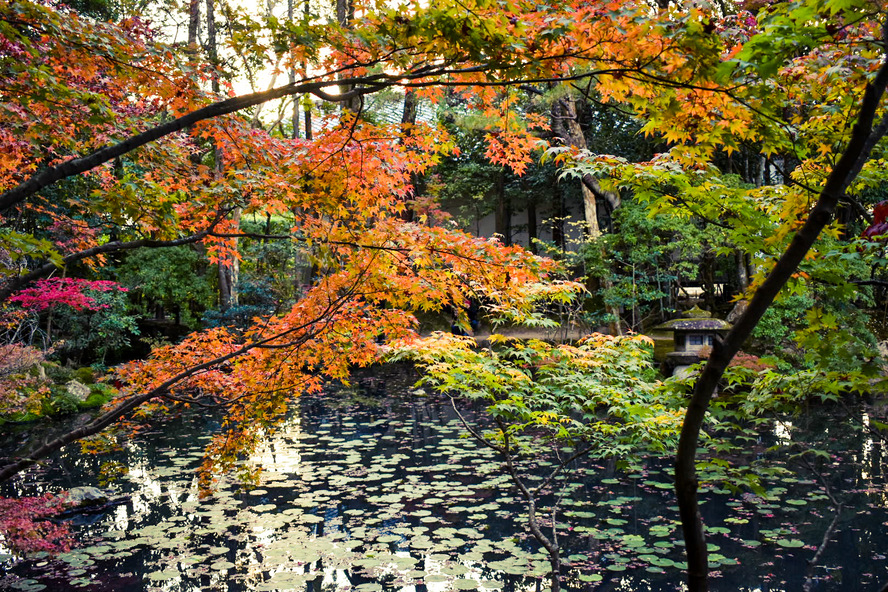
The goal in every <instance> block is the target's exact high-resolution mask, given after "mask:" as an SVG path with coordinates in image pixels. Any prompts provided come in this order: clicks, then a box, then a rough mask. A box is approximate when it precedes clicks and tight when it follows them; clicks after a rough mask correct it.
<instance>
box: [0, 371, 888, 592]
mask: <svg viewBox="0 0 888 592" xmlns="http://www.w3.org/2000/svg"><path fill="white" fill-rule="evenodd" d="M388 372H390V373H389V374H383V373H377V374H376V375H374V376H373V377H372V378H369V377H365V378H363V379H361V380H358V381H357V384H358V385H359V388H356V389H351V390H349V391H346V390H344V389H340V390H339V391H336V390H335V389H333V390H331V392H330V393H327V394H325V395H323V396H318V397H306V398H303V399H302V400H300V401H299V403H298V405H295V406H294V410H293V413H292V414H291V416H290V418H289V419H288V421H287V422H286V423H285V424H284V425H282V426H281V428H280V429H279V430H278V431H277V432H276V433H275V434H273V435H272V436H271V437H270V438H268V439H267V440H266V442H265V444H264V445H263V447H262V448H261V449H259V450H257V451H256V452H255V454H254V455H253V458H252V459H251V460H253V461H256V462H260V463H262V464H263V465H264V466H265V467H266V469H267V470H266V472H265V473H264V476H263V480H262V483H261V485H260V486H259V487H258V488H256V489H253V490H251V491H246V492H245V491H242V490H241V489H240V488H239V487H238V486H237V484H236V483H233V482H231V481H229V480H223V481H222V482H221V483H220V485H219V489H218V490H217V491H216V493H215V494H214V495H213V496H211V497H209V498H206V499H200V498H199V496H198V490H197V480H196V478H195V474H194V471H195V469H196V468H197V466H198V465H199V464H200V461H201V454H202V450H203V446H204V445H205V444H206V442H207V440H208V438H209V435H208V434H209V433H210V432H211V431H212V430H213V429H215V428H216V427H217V425H218V424H217V423H216V422H215V421H214V420H213V418H212V417H206V416H197V415H196V416H192V417H187V418H182V419H181V420H178V421H176V422H171V423H168V424H165V425H164V426H163V427H162V429H160V428H159V429H158V430H157V431H155V432H153V433H146V434H143V435H142V436H141V437H140V439H139V440H137V441H133V442H130V443H128V445H127V446H126V448H125V450H123V451H121V452H120V453H118V454H117V455H116V456H115V457H114V458H113V459H112V460H116V461H119V462H121V463H124V464H125V465H126V466H127V467H129V473H128V474H127V475H126V476H125V477H123V478H122V479H121V480H120V481H119V482H117V483H115V484H114V485H112V490H113V494H114V495H115V496H123V497H124V498H125V500H126V503H124V504H122V505H117V506H114V507H111V508H109V509H108V510H107V511H106V512H105V513H102V514H99V515H97V516H91V517H90V519H89V520H78V522H82V523H79V524H76V525H72V528H73V529H74V530H75V531H76V533H77V537H78V539H79V541H80V542H81V543H82V545H81V547H80V548H78V549H76V550H74V551H72V552H70V553H65V554H63V555H61V556H60V557H58V558H57V559H48V558H37V559H35V560H30V561H25V562H19V563H14V562H13V561H12V560H11V559H10V558H8V557H7V558H6V559H5V563H4V566H5V567H6V568H7V570H8V571H7V572H6V573H5V574H4V575H3V576H2V577H0V589H9V590H39V589H45V590H60V591H69V590H88V591H116V590H145V591H164V592H197V591H203V590H214V591H226V592H241V591H257V592H258V591H265V590H301V591H305V592H336V591H339V590H346V589H356V590H359V591H361V592H376V591H382V590H386V591H388V590H392V591H396V590H397V591H403V592H445V591H449V590H472V589H483V590H500V589H502V590H504V591H505V592H537V591H538V590H541V589H546V587H547V582H546V581H545V579H544V578H545V576H546V574H547V573H548V561H547V557H546V555H545V554H544V553H542V552H541V551H540V550H539V548H538V546H537V545H536V544H535V543H534V542H533V541H532V539H530V538H529V537H528V536H527V535H526V533H525V532H524V528H523V526H522V525H523V519H524V518H523V507H522V505H521V504H520V503H519V501H518V499H517V497H516V494H515V491H514V490H513V489H512V487H511V484H510V482H509V479H508V478H507V477H506V476H505V475H504V473H503V471H502V468H501V466H500V463H499V460H498V459H497V457H496V456H495V454H494V453H492V452H491V451H489V450H486V449H480V448H479V447H478V446H477V444H476V443H475V442H474V441H473V440H471V439H467V438H464V437H462V436H463V433H462V429H461V427H460V425H459V424H458V422H457V421H456V418H455V415H454V413H453V411H452V409H450V407H449V405H448V404H446V403H445V402H444V401H441V400H438V399H436V398H434V397H418V396H413V395H411V393H410V392H409V386H408V385H409V384H410V383H411V382H412V380H413V376H412V375H410V374H409V372H406V371H404V370H403V369H394V370H391V369H389V370H388ZM824 422H825V423H827V424H828V422H829V420H828V418H818V417H817V416H816V415H812V416H810V417H807V418H794V419H793V420H792V422H789V421H786V422H783V423H781V424H779V426H780V427H778V428H777V430H776V431H775V432H774V433H773V434H772V435H771V436H770V438H771V439H772V440H773V442H767V441H765V442H763V447H766V446H769V445H771V444H781V445H787V444H790V443H792V444H795V445H798V444H799V443H800V438H801V434H802V433H803V432H804V433H809V434H815V435H823V434H827V436H826V437H827V438H832V440H830V441H829V442H827V444H828V445H829V447H830V448H831V451H832V453H833V457H832V459H831V461H829V462H826V461H823V462H820V464H819V465H818V466H817V467H814V468H815V469H816V471H815V472H814V473H812V471H811V470H810V467H808V468H806V467H804V466H802V465H800V464H793V463H787V464H786V469H787V472H786V473H785V474H783V475H782V476H778V477H775V478H774V479H772V480H771V481H769V482H768V483H767V484H766V486H765V489H764V490H763V491H760V492H757V493H756V494H753V493H743V494H736V495H731V494H730V492H729V491H728V490H726V489H712V490H711V491H710V492H709V493H707V494H706V496H705V500H704V502H705V503H704V504H703V512H704V520H705V521H706V524H707V527H708V529H709V541H710V544H711V547H710V548H711V560H712V561H713V566H712V569H713V575H714V579H713V589H715V590H740V591H743V592H777V591H781V590H787V591H788V590H801V589H802V586H803V584H804V582H805V579H806V578H807V577H809V576H812V577H813V578H815V579H814V580H812V582H813V587H812V589H813V590H843V591H845V590H846V591H863V590H872V589H873V588H877V587H878V585H879V583H880V582H884V581H885V580H886V579H888V574H886V560H885V556H884V553H885V549H886V548H888V544H886V543H888V540H886V535H885V530H886V529H885V526H886V525H888V515H886V504H885V501H886V489H885V483H884V481H883V477H882V472H881V468H880V467H881V463H882V462H883V461H884V460H885V459H884V447H883V446H881V445H880V444H879V443H878V442H873V440H872V438H871V436H867V435H866V434H849V435H848V436H847V437H846V438H843V439H841V440H840V439H837V438H836V437H835V435H834V432H835V430H833V433H830V432H828V431H827V430H826V429H824ZM764 437H765V438H767V436H764ZM821 444H822V443H821ZM849 450H850V452H848V451H849ZM768 454H770V453H768V452H767V451H766V450H765V451H764V452H760V455H764V456H767V455H768ZM107 460H108V458H95V457H88V456H87V457H85V456H81V455H79V454H76V453H75V452H68V453H67V454H66V455H63V456H61V457H60V458H59V459H57V461H56V462H55V463H54V464H53V465H52V468H51V469H45V470H35V471H33V472H32V473H30V474H28V475H27V476H25V477H23V478H22V479H19V480H18V481H16V482H15V483H13V484H12V485H10V487H12V488H13V489H14V490H15V492H16V493H17V494H18V495H34V494H37V493H40V492H42V491H44V490H46V489H47V488H49V489H50V490H59V489H63V488H67V487H71V486H73V485H83V484H91V485H96V484H97V483H98V475H99V473H100V470H101V469H100V467H101V464H102V463H103V462H105V461H107ZM855 461H856V462H855ZM538 464H539V465H540V466H538V467H537V469H539V470H542V469H544V468H545V466H544V463H542V462H540V463H538ZM637 465H638V466H636V467H635V468H633V469H632V470H631V471H629V472H621V471H619V470H618V469H617V468H616V465H615V464H614V463H596V462H592V461H587V462H585V463H583V464H581V465H580V466H578V467H576V469H575V470H574V471H573V473H572V475H573V477H574V480H573V489H572V491H570V492H569V495H567V496H566V497H565V499H564V501H563V502H562V504H561V510H562V511H561V512H560V514H559V516H558V520H559V536H560V539H561V543H562V545H563V547H564V552H563V557H564V559H565V563H567V564H568V567H567V568H566V571H565V577H564V584H565V586H566V587H567V588H568V589H574V590H584V591H586V590H588V591H592V590H602V591H627V592H629V591H631V592H638V591H650V592H659V591H675V590H683V589H684V585H683V584H682V583H681V582H682V579H683V576H682V572H681V569H680V568H681V565H682V545H681V541H680V540H679V539H680V530H679V528H678V522H677V519H678V518H677V512H676V509H675V507H674V504H675V501H674V496H673V494H672V490H671V477H670V475H669V470H670V469H669V463H668V462H658V461H653V460H651V461H645V462H639V463H637ZM824 476H826V478H827V481H824V482H825V483H827V484H828V485H829V487H830V492H831V493H832V494H834V495H837V496H839V497H841V501H842V503H843V505H844V507H845V508H846V510H845V511H844V512H843V514H842V516H841V519H840V521H839V527H838V529H837V530H836V533H835V536H834V540H832V541H831V542H830V543H829V545H828V546H827V548H826V551H825V553H824V554H823V556H822V557H821V559H820V561H819V562H818V565H817V566H816V567H815V568H814V570H813V571H811V572H809V569H808V561H809V560H810V559H811V558H812V557H813V556H814V553H815V551H816V548H817V546H818V545H820V543H821V540H822V538H823V536H824V533H825V532H826V529H827V527H828V526H829V524H830V522H831V521H832V519H833V515H834V512H833V508H832V506H831V502H830V499H829V497H828V495H825V489H824V486H823V484H822V482H821V481H820V478H821V477H824ZM543 502H544V503H549V502H551V499H544V500H543Z"/></svg>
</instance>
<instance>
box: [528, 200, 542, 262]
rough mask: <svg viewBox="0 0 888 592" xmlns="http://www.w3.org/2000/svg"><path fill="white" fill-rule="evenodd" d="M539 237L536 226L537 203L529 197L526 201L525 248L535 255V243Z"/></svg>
mask: <svg viewBox="0 0 888 592" xmlns="http://www.w3.org/2000/svg"><path fill="white" fill-rule="evenodd" d="M537 239H539V229H538V228H537V204H536V199H534V198H531V199H529V200H528V201H527V243H528V244H527V248H528V249H530V252H531V253H533V254H534V255H536V253H537V244H536V241H537Z"/></svg>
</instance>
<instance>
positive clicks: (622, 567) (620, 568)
mask: <svg viewBox="0 0 888 592" xmlns="http://www.w3.org/2000/svg"><path fill="white" fill-rule="evenodd" d="M607 569H608V571H626V566H625V565H620V564H618V563H617V564H613V565H608V566H607Z"/></svg>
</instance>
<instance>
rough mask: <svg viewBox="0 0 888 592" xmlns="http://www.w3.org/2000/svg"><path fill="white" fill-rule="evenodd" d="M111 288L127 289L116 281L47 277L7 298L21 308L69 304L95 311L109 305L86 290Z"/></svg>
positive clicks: (94, 290)
mask: <svg viewBox="0 0 888 592" xmlns="http://www.w3.org/2000/svg"><path fill="white" fill-rule="evenodd" d="M111 290H120V291H121V292H126V291H127V290H126V288H124V287H123V286H121V285H119V284H117V283H116V282H109V281H106V280H93V281H89V280H82V279H78V278H49V279H46V280H37V281H36V282H34V285H33V286H32V287H30V288H26V289H24V290H22V291H21V292H19V293H18V294H16V295H15V296H13V297H12V298H10V299H9V300H10V302H17V303H19V304H20V305H21V306H22V307H23V308H29V309H33V310H38V311H41V310H46V309H48V308H52V307H53V306H57V305H65V306H70V307H71V308H73V309H75V310H92V311H96V310H99V309H102V308H109V306H110V305H108V304H99V303H97V302H96V299H95V298H93V297H91V296H89V295H88V294H87V292H110V291H111Z"/></svg>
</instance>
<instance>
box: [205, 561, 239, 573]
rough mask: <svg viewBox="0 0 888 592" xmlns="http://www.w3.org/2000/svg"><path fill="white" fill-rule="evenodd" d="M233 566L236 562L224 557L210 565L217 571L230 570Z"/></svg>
mask: <svg viewBox="0 0 888 592" xmlns="http://www.w3.org/2000/svg"><path fill="white" fill-rule="evenodd" d="M232 567H234V564H233V563H232V562H230V561H227V560H224V559H223V560H222V561H216V562H215V563H213V564H211V565H210V568H212V569H214V570H216V571H228V570H229V569H231V568H232Z"/></svg>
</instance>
